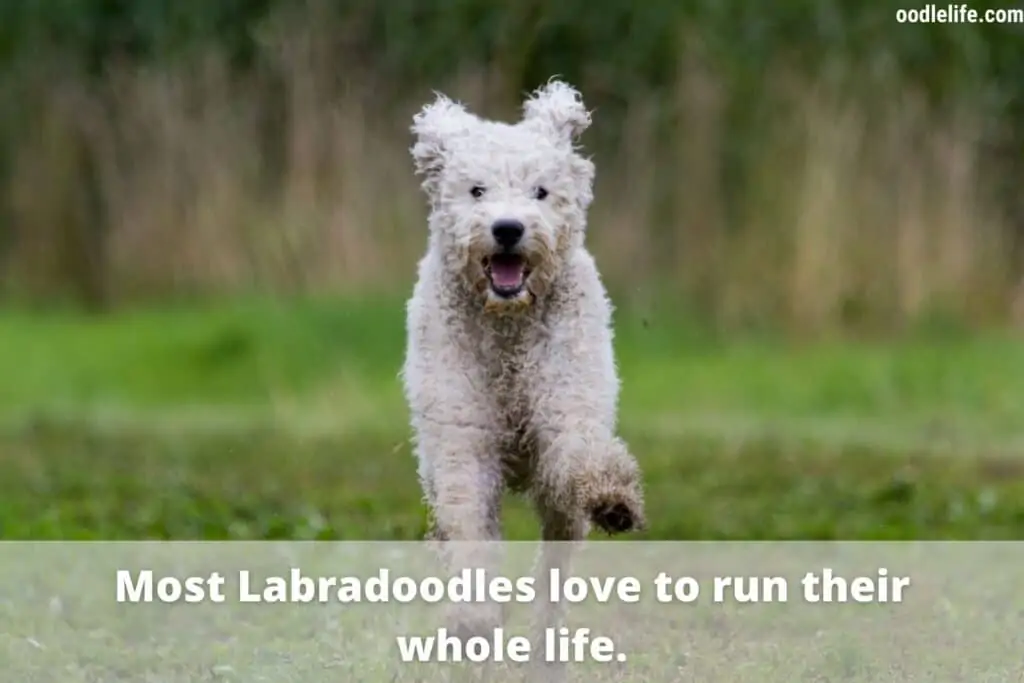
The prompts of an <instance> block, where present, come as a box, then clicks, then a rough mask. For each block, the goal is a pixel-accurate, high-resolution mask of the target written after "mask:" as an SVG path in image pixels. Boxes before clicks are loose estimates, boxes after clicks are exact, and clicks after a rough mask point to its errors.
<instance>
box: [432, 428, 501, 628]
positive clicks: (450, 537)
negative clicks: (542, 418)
mask: <svg viewBox="0 0 1024 683" xmlns="http://www.w3.org/2000/svg"><path fill="white" fill-rule="evenodd" d="M417 442H418V443H417V451H418V453H419V457H420V474H421V478H422V480H423V488H424V492H425V494H426V498H427V501H428V503H429V505H430V508H431V510H430V512H431V530H430V532H429V534H428V537H429V538H430V539H432V540H433V541H435V542H437V543H438V551H439V555H440V559H441V562H442V568H443V571H444V572H445V573H446V574H447V575H448V576H455V575H458V574H459V573H461V572H462V571H464V570H466V569H469V570H473V569H483V570H484V571H487V572H491V571H493V570H494V569H495V568H496V565H497V564H498V563H499V562H500V556H499V554H498V549H497V547H496V546H497V544H496V543H494V542H496V541H500V540H501V495H502V490H503V485H502V479H501V468H500V461H499V460H498V458H497V457H496V453H497V451H496V448H495V444H494V443H493V438H492V435H491V433H490V431H489V430H486V429H484V428H478V427H470V426H467V425H450V426H441V425H438V424H436V423H434V424H430V426H429V427H427V428H426V429H421V430H419V432H418V434H417ZM501 620H502V614H501V609H500V605H498V604H497V603H494V604H492V603H485V604H472V603H467V604H458V605H452V606H451V609H450V610H449V614H448V617H447V619H446V621H447V622H448V626H449V630H450V631H452V632H454V633H455V634H456V635H459V636H461V637H463V638H465V637H469V636H473V635H487V636H489V635H490V634H491V633H492V632H493V630H494V629H495V628H497V627H498V626H500V625H501Z"/></svg>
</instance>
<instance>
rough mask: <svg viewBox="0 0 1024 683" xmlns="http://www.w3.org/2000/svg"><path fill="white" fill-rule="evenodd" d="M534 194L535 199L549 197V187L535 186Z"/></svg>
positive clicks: (542, 199) (541, 199)
mask: <svg viewBox="0 0 1024 683" xmlns="http://www.w3.org/2000/svg"><path fill="white" fill-rule="evenodd" d="M533 196H534V198H535V199H539V200H540V201H544V200H545V199H547V196H548V191H547V188H544V187H537V188H534V190H533Z"/></svg>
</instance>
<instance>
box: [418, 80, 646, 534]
mask: <svg viewBox="0 0 1024 683" xmlns="http://www.w3.org/2000/svg"><path fill="white" fill-rule="evenodd" d="M523 113H524V115H523V118H522V120H521V121H520V122H518V123H516V124H507V123H501V122H496V121H487V120H483V119H481V118H479V117H477V116H476V115H474V114H472V113H470V112H469V111H467V110H466V109H465V108H464V107H463V106H462V105H460V104H458V103H455V102H453V101H451V100H449V99H448V98H446V97H444V96H443V95H438V96H437V99H436V100H435V101H434V102H433V103H432V104H429V105H427V106H426V107H424V109H423V110H422V111H421V112H420V113H418V114H417V115H416V116H415V118H414V122H413V126H412V131H413V133H414V135H415V138H416V142H415V145H414V146H413V148H412V150H411V151H412V156H413V159H414V160H415V165H416V171H417V173H418V174H419V175H420V176H422V178H423V188H424V190H425V192H426V194H427V196H428V198H429V201H430V206H431V213H430V220H429V225H430V236H429V246H428V249H427V253H426V255H425V256H424V257H423V258H422V260H421V261H420V263H419V280H418V282H417V283H416V286H415V289H414V291H413V296H412V299H411V300H410V301H409V304H408V317H407V332H408V339H407V349H406V359H405V365H404V368H403V371H402V376H403V381H404V386H405V395H406V400H407V401H408V404H409V407H410V410H411V414H412V426H413V430H414V432H415V443H416V454H417V458H418V460H419V475H420V479H421V482H422V486H423V490H424V494H425V496H426V500H427V503H428V504H429V506H430V508H431V511H432V518H433V519H432V532H431V536H432V537H433V538H435V539H439V540H448V541H480V540H488V541H489V540H500V539H501V529H500V509H501V505H500V504H501V496H502V493H503V491H504V490H505V489H506V488H509V489H511V490H513V491H517V492H528V493H529V494H530V496H531V498H532V500H533V501H534V503H535V505H536V509H537V512H538V515H539V517H540V520H541V525H542V538H543V539H544V540H547V541H578V540H582V539H583V538H584V537H585V536H586V535H587V533H588V531H589V529H590V525H591V523H593V524H594V525H596V526H597V527H598V528H600V529H602V530H604V531H606V532H608V533H620V532H626V531H630V530H634V529H640V528H642V527H643V526H644V524H645V523H644V503H643V492H642V488H641V481H640V471H639V468H638V466H637V463H636V460H635V459H634V458H633V456H632V455H631V454H630V453H629V451H628V449H627V447H626V445H625V443H623V441H622V440H620V439H619V438H618V437H617V436H616V412H617V402H618V393H619V380H618V376H617V372H616V367H615V358H614V354H613V350H612V331H611V311H612V306H611V304H610V302H609V300H608V297H607V294H606V292H605V289H604V286H603V285H602V283H601V280H600V277H599V275H598V272H597V267H596V265H595V263H594V259H593V257H592V256H591V255H590V253H589V252H588V251H587V250H586V248H585V246H584V233H585V229H586V211H587V207H588V206H589V204H590V202H591V199H592V198H593V190H592V186H593V180H594V165H593V163H592V162H591V161H590V160H589V159H587V158H585V157H583V156H581V155H580V154H578V153H577V151H576V148H575V145H574V142H575V140H576V138H577V137H578V136H579V135H580V133H582V132H583V131H584V130H585V129H586V128H587V126H589V125H590V115H589V113H588V112H587V110H586V108H585V107H584V104H583V102H582V100H581V98H580V95H579V93H578V92H577V91H576V90H574V89H573V88H572V87H570V86H568V85H566V84H564V83H561V82H558V81H552V82H550V83H548V84H547V85H546V86H545V87H543V88H541V89H540V90H538V91H537V92H535V93H534V94H533V95H532V97H530V98H529V99H527V100H526V102H525V103H524V105H523Z"/></svg>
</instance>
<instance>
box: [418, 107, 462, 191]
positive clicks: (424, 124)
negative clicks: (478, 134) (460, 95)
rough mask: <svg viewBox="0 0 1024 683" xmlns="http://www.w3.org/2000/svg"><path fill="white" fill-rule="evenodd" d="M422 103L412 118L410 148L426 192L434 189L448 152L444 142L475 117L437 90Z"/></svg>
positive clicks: (457, 133) (460, 131)
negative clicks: (430, 97)
mask: <svg viewBox="0 0 1024 683" xmlns="http://www.w3.org/2000/svg"><path fill="white" fill-rule="evenodd" d="M435 95H436V99H435V100H434V101H433V102H432V103H430V104H428V105H426V106H425V107H423V109H421V110H420V111H419V113H417V114H416V115H415V116H414V117H413V119H412V128H411V130H412V133H413V135H414V136H415V138H416V141H415V143H414V144H413V146H412V149H411V150H410V152H411V153H412V158H413V161H414V163H415V167H416V173H417V175H420V176H422V177H423V188H424V190H426V191H427V193H428V194H432V193H433V192H434V191H435V190H436V184H437V179H438V176H439V175H440V174H441V171H442V170H443V169H444V164H445V161H446V159H447V156H448V149H447V145H448V143H449V141H450V140H451V138H452V137H453V136H456V135H459V134H460V133H464V132H466V130H468V128H469V127H470V126H471V125H472V124H473V123H474V122H476V120H477V119H476V117H475V116H474V115H473V114H471V113H469V112H468V111H466V108H465V107H463V106H462V105H461V104H459V103H457V102H453V101H452V100H450V99H449V98H448V97H446V96H444V95H442V94H441V93H435Z"/></svg>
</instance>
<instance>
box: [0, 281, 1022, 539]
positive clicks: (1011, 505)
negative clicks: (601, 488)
mask: <svg viewBox="0 0 1024 683" xmlns="http://www.w3.org/2000/svg"><path fill="white" fill-rule="evenodd" d="M402 319H403V307H402V302H401V300H400V299H379V300H371V299H367V300H363V301H360V302H352V301H342V300H338V301H318V302H303V303H293V302H278V303H267V302H247V303H239V304H235V305H221V306H210V307H206V308H203V307H189V308H185V307H182V308H176V309H170V308H169V309H163V310H160V311H137V312H129V313H124V314H120V315H117V316H112V317H109V318H100V319H92V318H88V317H84V316H77V315H73V314H66V313H64V314H57V313H54V314H48V315H42V314H35V315H28V314H23V313H8V314H5V315H3V316H0V421H2V426H0V471H2V472H3V476H0V532H2V534H3V537H4V538H7V539H14V538H19V539H22V538H48V539H61V538H76V539H78V538H121V539H132V538H173V539H199V538H207V539H225V538H341V539H356V538H358V539H413V538H417V537H419V536H420V534H421V533H422V531H423V525H424V512H423V510H422V507H421V505H420V502H419V498H420V494H419V490H418V488H417V484H416V480H415V465H414V461H413V459H412V455H411V454H410V452H409V449H408V445H407V438H408V431H407V426H406V424H407V421H406V415H405V410H404V406H403V404H402V400H401V394H400V390H399V384H398V380H397V371H398V367H399V365H400V362H401V354H402V348H403V332H402ZM617 353H618V356H619V360H620V366H621V374H622V378H623V396H622V429H623V433H624V435H625V436H626V437H627V438H628V440H629V441H630V443H631V445H632V447H633V449H634V451H635V452H636V453H637V455H638V456H639V458H640V459H641V461H642V465H643V468H644V472H645V476H646V480H647V489H648V498H649V503H648V505H649V510H648V513H649V517H650V522H651V525H650V529H649V530H648V531H647V532H646V537H647V538H650V539H666V540H669V539H670V540H676V539H747V538H758V539H770V538H788V539H825V538H858V539H860V538H873V539H879V538H964V539H969V538H1018V537H1021V536H1022V531H1024V439H1022V438H1021V435H1024V346H1022V345H1021V344H1020V343H1019V341H1018V340H1016V339H1014V338H1013V337H1012V336H1011V335H1009V334H1001V333H986V334H984V335H980V334H979V335H974V336H971V335H957V336H949V335H946V336H939V335H932V336H927V335H916V336H914V337H910V338H907V339H905V340H903V341H899V342H889V343H883V342H871V343H868V342H860V343H855V342H838V341H837V342H827V343H826V342H822V343H818V344H813V345H810V344H804V345H794V344H786V343H784V342H783V341H782V340H780V339H772V338H768V337H765V336H761V337H760V338H754V337H745V338H743V339H738V340H737V339H729V338H724V337H722V336H719V335H713V334H704V333H701V332H700V329H699V328H698V327H696V326H686V325H683V324H681V323H680V322H678V321H675V320H673V316H672V314H671V310H670V309H668V308H666V309H664V310H661V311H658V310H654V311H647V312H645V314H644V315H643V316H641V315H639V314H635V315H631V314H627V313H622V314H620V315H619V316H618V325H617ZM506 529H507V533H508V535H509V536H510V537H511V538H514V539H527V538H533V537H535V535H536V527H535V524H534V522H533V519H532V516H531V515H530V512H529V510H528V509H527V508H526V507H525V506H524V504H523V503H522V502H521V501H516V500H511V501H509V506H508V510H507V514H506Z"/></svg>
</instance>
